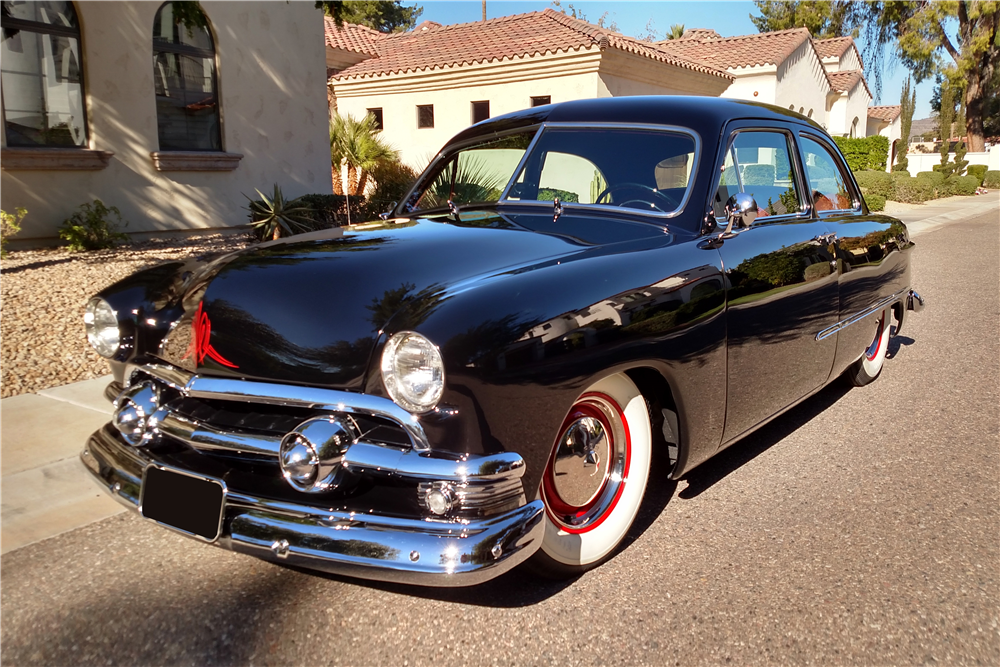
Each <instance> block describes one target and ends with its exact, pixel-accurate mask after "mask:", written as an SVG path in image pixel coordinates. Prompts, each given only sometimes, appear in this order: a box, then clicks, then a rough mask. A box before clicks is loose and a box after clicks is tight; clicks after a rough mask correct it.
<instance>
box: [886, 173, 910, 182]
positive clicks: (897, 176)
mask: <svg viewBox="0 0 1000 667" xmlns="http://www.w3.org/2000/svg"><path fill="white" fill-rule="evenodd" d="M889 176H891V177H892V182H893V183H898V182H899V181H907V180H910V179H912V178H913V177H912V176H910V172H908V171H894V172H892V173H891V174H889Z"/></svg>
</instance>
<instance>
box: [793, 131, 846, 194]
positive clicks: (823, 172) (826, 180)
mask: <svg viewBox="0 0 1000 667" xmlns="http://www.w3.org/2000/svg"><path fill="white" fill-rule="evenodd" d="M799 143H800V145H801V146H802V155H803V157H804V159H805V170H806V178H807V179H808V181H809V189H810V190H812V197H813V203H814V204H815V205H816V210H817V211H849V210H852V209H853V208H854V200H853V198H852V197H851V194H850V191H849V190H848V189H847V179H846V178H845V177H844V169H843V166H842V165H841V164H840V160H839V159H837V156H835V155H834V154H833V153H832V152H831V151H830V150H829V149H828V148H827V147H826V146H824V145H823V144H821V143H819V142H818V141H814V140H812V139H810V138H808V137H801V138H800V139H799Z"/></svg>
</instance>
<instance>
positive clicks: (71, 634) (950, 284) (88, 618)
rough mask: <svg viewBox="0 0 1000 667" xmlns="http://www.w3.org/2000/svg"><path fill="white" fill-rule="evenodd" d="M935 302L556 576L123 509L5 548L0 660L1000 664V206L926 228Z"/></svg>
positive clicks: (922, 287) (924, 274)
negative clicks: (253, 543) (350, 565)
mask: <svg viewBox="0 0 1000 667" xmlns="http://www.w3.org/2000/svg"><path fill="white" fill-rule="evenodd" d="M917 246H918V247H917V248H916V249H915V251H914V257H913V262H914V269H913V273H914V276H913V278H914V286H915V287H916V288H917V289H918V290H919V291H920V292H921V293H922V294H923V295H924V296H926V297H927V300H928V307H927V308H926V309H925V310H924V311H923V312H922V313H919V314H917V315H914V316H912V317H911V318H910V319H909V321H908V322H907V323H906V326H905V327H904V330H903V332H902V334H901V335H900V336H899V337H897V338H896V339H894V340H893V343H892V345H891V347H890V353H891V355H892V358H891V359H890V360H889V361H888V362H887V365H886V368H885V370H884V371H883V373H882V377H881V378H880V379H879V380H878V381H877V382H875V383H874V384H872V385H869V386H868V387H865V388H862V389H853V390H846V389H842V388H840V387H839V386H831V387H828V388H827V389H825V390H823V391H822V392H821V393H819V394H818V395H816V396H814V397H813V398H812V399H810V400H808V401H807V402H805V403H803V404H802V405H800V406H799V407H797V408H796V409H794V410H793V411H791V412H789V413H787V414H786V415H784V416H782V417H781V418H779V419H778V420H776V421H775V422H772V424H771V425H769V426H768V427H766V428H764V429H763V430H761V431H759V432H758V433H756V434H754V435H752V436H751V437H749V438H747V439H746V440H744V441H743V442H742V443H740V444H738V445H737V446H736V447H734V448H731V449H730V450H728V451H727V452H725V453H724V454H722V455H720V456H719V457H717V458H716V459H714V460H713V461H711V462H709V463H707V464H705V465H703V466H702V467H701V468H699V469H697V470H696V471H694V472H693V473H692V474H691V475H690V476H689V478H688V479H686V480H682V481H681V482H679V483H677V484H671V485H665V486H660V487H658V488H656V489H654V490H653V491H652V492H651V494H650V497H649V498H648V499H647V503H646V506H645V507H644V510H643V513H642V515H641V516H640V520H639V522H638V525H637V526H636V529H635V530H634V531H633V534H632V536H631V543H630V544H629V545H628V546H627V548H625V549H624V550H623V551H621V552H620V553H619V554H618V555H617V556H616V557H615V558H614V559H613V560H611V561H610V562H608V563H606V564H605V565H604V566H602V567H601V568H599V569H597V570H595V571H593V572H590V573H588V574H586V575H585V576H583V577H581V578H579V579H577V580H576V581H573V582H569V583H559V584H554V583H551V582H546V581H542V580H538V579H535V578H533V577H531V576H530V575H528V574H525V573H522V572H519V571H515V572H512V573H509V574H507V575H505V576H503V577H501V578H499V579H497V580H494V581H493V582H490V583H488V584H486V585H484V586H481V587H479V588H475V589H457V590H456V589H450V590H433V589H431V590H428V589H420V588H406V587H398V586H389V585H381V584H373V583H369V582H361V581H353V580H348V579H338V578H335V577H322V576H315V575H312V574H307V573H303V572H299V571H294V570H290V569H286V568H282V567H278V566H274V565H270V564H267V563H264V562H261V561H257V560H255V559H252V558H250V557H246V556H242V555H237V554H232V553H229V552H226V551H222V550H220V549H215V548H213V547H210V546H204V545H200V544H197V543H195V542H192V541H189V540H187V539H184V538H182V537H179V536H176V535H174V534H172V533H170V532H169V531H166V530H163V529H160V528H157V527H155V526H153V525H150V524H148V523H145V522H143V521H141V520H140V519H138V518H136V517H135V516H134V515H132V514H125V515H119V516H115V517H112V518H110V519H107V520H104V521H101V522H99V523H96V524H92V525H91V526H88V527H86V528H83V529H80V530H77V531H74V532H71V533H68V534H64V535H61V536H58V537H55V538H52V539H49V540H45V541H43V542H40V543H36V544H33V545H30V546H28V547H25V548H22V549H19V550H16V551H14V552H12V553H9V554H6V555H4V556H3V558H2V566H0V577H2V596H0V612H2V632H0V644H2V649H0V660H2V662H3V664H5V665H28V664H45V665H70V664H73V665H79V664H127V665H138V664H157V665H159V664H193V665H210V664H282V665H287V664H308V665H314V664H315V665H319V664H336V665H339V664H345V665H347V664H350V665H376V664H377V665H419V664H431V663H433V664H434V665H438V666H441V665H481V664H499V665H507V664H516V665H524V664H550V663H551V664H560V665H561V664H583V665H591V664H597V665H600V664H609V665H611V664H654V665H685V666H686V665H702V664H708V665H725V664H733V665H737V664H740V665H751V664H754V665H755V664H765V665H771V664H773V665H807V664H820V665H834V664H837V665H860V664H865V665H868V664H880V665H884V664H893V665H916V664H936V665H997V664H1000V627H998V622H1000V611H998V608H1000V433H998V428H1000V330H998V329H1000V289H998V288H1000V278H998V277H1000V247H998V246H1000V220H998V215H997V213H996V211H993V212H991V213H989V214H986V215H982V216H979V217H976V218H972V219H967V220H962V221H956V222H951V223H949V224H948V225H946V226H944V227H941V228H939V229H936V230H934V231H931V232H928V233H926V234H923V235H921V236H919V237H918V238H917Z"/></svg>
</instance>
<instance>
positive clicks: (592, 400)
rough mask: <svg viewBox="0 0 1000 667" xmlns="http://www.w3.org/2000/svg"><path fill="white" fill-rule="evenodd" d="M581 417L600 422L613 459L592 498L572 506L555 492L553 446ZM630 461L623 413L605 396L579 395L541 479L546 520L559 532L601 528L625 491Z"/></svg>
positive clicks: (630, 452)
mask: <svg viewBox="0 0 1000 667" xmlns="http://www.w3.org/2000/svg"><path fill="white" fill-rule="evenodd" d="M602 406H603V407H604V409H602ZM609 413H610V415H609ZM581 417H592V418H594V419H597V420H598V421H599V422H600V423H601V426H602V427H603V428H604V432H605V433H606V434H607V437H608V438H610V439H611V444H610V448H609V452H610V454H611V455H612V456H611V460H610V461H609V462H608V470H607V472H606V474H605V478H604V480H603V482H602V484H601V486H600V488H599V490H598V491H597V493H596V494H594V496H593V498H592V499H591V500H590V501H588V502H587V503H585V504H583V505H572V504H570V503H567V502H566V501H564V500H563V499H562V498H561V497H560V495H559V493H558V491H557V489H556V484H555V477H554V471H553V464H554V460H555V454H556V451H555V450H556V446H557V445H558V443H559V441H560V440H561V439H562V438H563V437H564V435H565V434H566V432H567V429H568V428H569V427H570V426H571V425H572V424H573V423H574V422H576V421H577V420H579V419H580V418H581ZM612 417H613V418H614V420H615V421H616V422H617V425H618V428H615V425H614V424H612ZM631 459H632V442H631V436H630V435H629V429H628V421H627V420H626V419H625V413H624V412H623V411H622V409H621V406H620V405H618V402H617V401H615V400H614V399H613V398H611V397H610V396H608V395H607V394H602V393H599V392H590V393H586V394H584V395H583V396H581V397H580V398H579V399H578V400H577V402H576V403H575V404H574V405H573V407H572V408H571V409H570V411H569V414H568V415H567V416H566V419H564V420H563V424H562V426H561V427H560V429H559V435H558V436H557V438H556V443H555V445H554V446H553V453H552V455H550V456H549V461H548V464H547V465H546V467H545V474H544V475H543V477H542V497H543V500H544V501H545V512H546V514H547V515H548V517H549V519H550V520H551V521H552V522H553V523H554V524H555V525H556V526H558V527H559V529H560V530H563V531H565V532H567V533H572V534H576V535H579V534H583V533H587V532H589V531H592V530H594V529H595V528H597V527H598V526H600V525H601V524H602V523H604V521H605V520H606V519H607V518H608V517H609V516H610V515H611V514H612V513H613V512H614V509H615V506H616V505H617V504H618V500H619V499H620V498H621V495H622V492H623V491H624V490H625V484H626V483H627V481H628V472H629V465H630V463H631ZM574 522H582V525H573V523H574Z"/></svg>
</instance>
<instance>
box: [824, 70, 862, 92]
mask: <svg viewBox="0 0 1000 667" xmlns="http://www.w3.org/2000/svg"><path fill="white" fill-rule="evenodd" d="M826 76H827V78H828V79H830V87H831V88H833V89H834V90H836V91H837V92H838V93H847V92H850V91H851V90H853V89H854V86H856V85H857V83H858V81H861V80H863V79H864V78H865V76H864V73H863V72H862V71H861V70H859V69H852V70H846V71H841V72H827V73H826ZM867 87H868V84H867V83H866V84H865V88H867Z"/></svg>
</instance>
